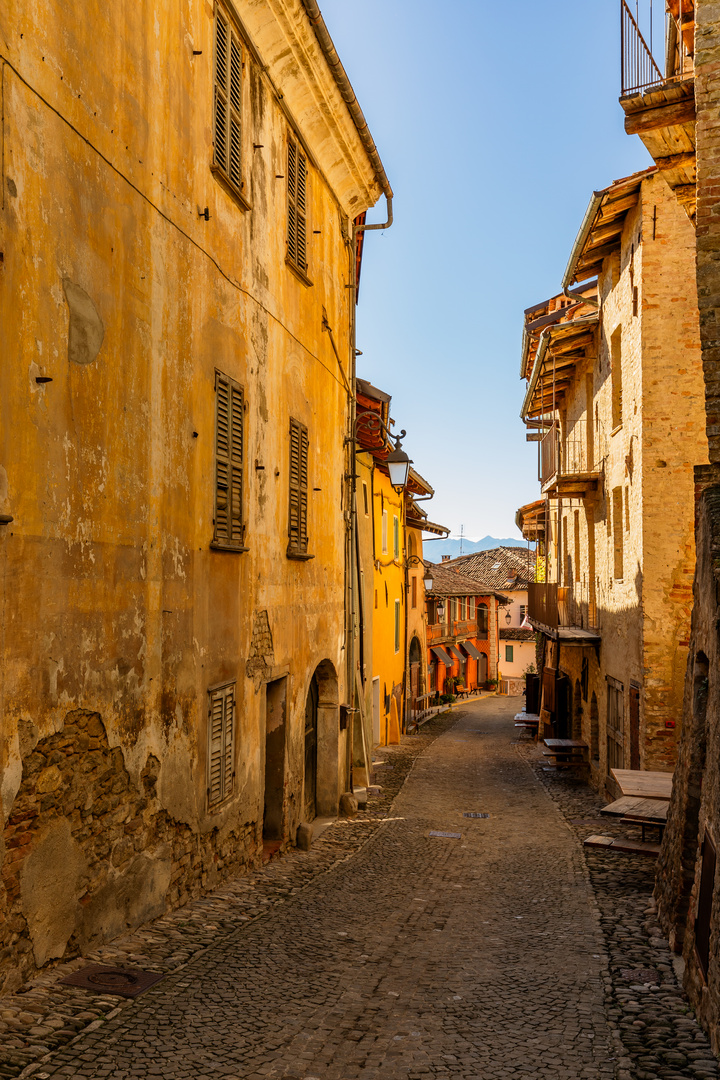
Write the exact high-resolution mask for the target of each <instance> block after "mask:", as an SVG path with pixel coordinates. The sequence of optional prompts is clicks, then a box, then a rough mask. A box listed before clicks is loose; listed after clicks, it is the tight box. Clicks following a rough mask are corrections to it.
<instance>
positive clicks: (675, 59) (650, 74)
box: [620, 0, 694, 97]
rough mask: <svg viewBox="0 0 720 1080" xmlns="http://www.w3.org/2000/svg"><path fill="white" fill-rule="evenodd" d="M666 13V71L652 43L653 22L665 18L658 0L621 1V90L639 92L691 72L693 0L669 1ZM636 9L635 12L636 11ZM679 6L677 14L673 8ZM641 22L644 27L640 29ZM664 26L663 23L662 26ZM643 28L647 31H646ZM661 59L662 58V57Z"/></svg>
mask: <svg viewBox="0 0 720 1080" xmlns="http://www.w3.org/2000/svg"><path fill="white" fill-rule="evenodd" d="M666 6H667V8H668V9H670V8H672V9H673V10H672V11H671V10H667V12H666V16H665V41H664V43H663V45H662V46H661V48H662V49H663V51H664V66H665V69H666V70H665V74H663V72H662V70H661V68H660V64H659V63H658V61H657V60H656V59H655V50H654V46H653V37H654V36H657V35H654V33H653V27H654V23H658V22H659V21H660V19H661V17H662V10H663V8H662V7H661V5H660V3H659V2H658V0H655V9H654V10H653V0H635V2H634V3H632V2H631V0H620V53H621V70H622V75H621V84H622V89H621V93H622V96H623V97H624V96H625V95H626V94H638V93H641V92H642V91H643V90H650V89H652V87H654V86H660V85H661V84H663V83H666V82H668V81H671V80H673V79H682V78H684V77H685V76H686V75H689V74H691V73H692V70H693V61H692V55H691V53H692V44H690V47H689V49H688V38H689V39H690V41H692V19H693V17H694V0H675V2H674V3H668V4H667V5H666ZM633 8H634V11H633ZM675 8H677V15H675V14H674V9H675ZM641 24H642V27H643V29H641ZM659 29H662V26H660V27H659ZM643 30H644V33H643ZM659 59H660V62H661V63H662V62H663V61H662V59H661V58H660V57H659Z"/></svg>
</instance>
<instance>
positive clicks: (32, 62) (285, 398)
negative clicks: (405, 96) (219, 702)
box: [0, 0, 378, 988]
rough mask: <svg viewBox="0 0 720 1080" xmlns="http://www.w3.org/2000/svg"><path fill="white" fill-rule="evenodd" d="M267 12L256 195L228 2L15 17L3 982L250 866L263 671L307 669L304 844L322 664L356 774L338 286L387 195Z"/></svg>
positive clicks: (339, 762) (2, 507) (292, 778)
mask: <svg viewBox="0 0 720 1080" xmlns="http://www.w3.org/2000/svg"><path fill="white" fill-rule="evenodd" d="M244 7H245V9H246V14H247V18H248V27H249V29H250V32H251V37H252V34H253V33H255V36H256V38H257V41H256V44H258V47H260V48H266V50H267V51H266V53H265V55H264V56H263V57H262V60H263V62H264V63H265V64H266V65H267V72H265V73H263V72H262V70H261V64H260V63H258V62H256V60H255V58H254V55H253V51H252V49H250V48H248V49H246V51H245V54H244V60H245V67H244V69H243V145H242V157H243V162H244V166H243V168H244V176H245V187H244V195H245V196H246V198H247V200H248V202H249V204H250V207H251V209H249V210H245V209H242V208H241V207H240V205H239V204H238V202H237V201H236V200H235V199H234V198H232V197H231V196H230V195H229V194H228V193H227V191H226V190H225V188H224V187H223V186H221V185H220V184H219V183H218V182H217V180H216V179H215V178H214V176H213V175H212V174H211V171H210V168H209V166H210V162H211V160H212V137H213V133H212V63H213V60H212V58H213V37H212V35H213V10H212V7H211V5H209V4H205V3H201V2H200V0H192V2H190V3H180V0H173V2H171V3H170V4H168V5H163V6H162V7H158V6H157V5H150V4H147V3H138V4H134V5H130V6H125V7H123V6H119V7H118V6H117V5H115V6H113V5H110V6H107V5H99V4H95V3H91V4H90V5H89V6H86V7H85V8H84V9H83V18H81V19H78V18H77V17H76V13H74V12H73V11H72V10H71V9H69V8H67V6H63V5H60V4H57V3H53V2H52V0H34V2H33V3H31V4H29V5H28V4H24V3H17V2H15V0H11V2H10V4H9V5H8V4H6V5H5V6H4V7H3V9H2V12H0V40H2V42H3V46H2V47H3V50H5V55H6V57H7V59H8V64H6V65H5V66H4V69H3V80H2V88H3V102H2V115H3V124H4V127H3V133H2V137H3V146H4V175H3V177H2V185H3V187H2V193H3V199H2V212H1V213H0V230H1V237H0V238H1V240H2V250H3V252H4V263H3V269H2V273H3V278H4V280H3V289H2V291H1V292H0V320H1V321H2V325H3V345H4V352H3V357H4V359H3V377H4V382H3V394H2V396H1V397H0V512H1V513H5V514H10V515H12V517H13V519H14V520H13V522H12V524H10V525H9V526H7V527H2V526H0V544H1V549H0V559H1V561H2V589H3V597H2V637H1V639H0V645H1V648H2V657H1V660H2V663H1V665H0V667H1V668H2V676H0V677H1V678H2V683H1V684H0V723H1V729H0V732H1V742H0V765H1V769H2V777H1V794H2V807H3V820H4V823H5V833H4V848H3V849H2V850H3V864H2V883H3V884H2V893H0V955H2V956H3V957H4V958H5V959H4V960H3V961H1V962H0V984H3V983H4V986H5V987H6V988H12V987H14V986H17V985H18V983H19V981H20V980H21V979H22V978H23V977H25V976H27V975H29V974H31V973H32V971H33V970H34V968H35V966H36V965H40V964H42V963H44V962H45V961H47V960H49V959H52V958H54V957H60V956H62V955H64V954H66V953H67V952H68V951H73V950H77V949H78V948H83V947H84V946H85V944H88V943H93V942H95V941H96V940H98V938H102V937H103V936H108V935H112V934H114V933H116V932H119V930H121V929H123V928H124V926H126V925H136V924H137V923H138V922H139V921H141V920H142V919H144V918H148V917H150V916H152V915H154V914H156V913H157V912H158V911H160V910H162V909H163V908H164V907H165V906H167V905H177V904H179V903H181V902H183V901H184V900H185V899H187V898H188V896H190V895H194V894H197V893H198V892H199V891H201V890H202V889H204V888H207V887H209V886H211V885H212V884H214V883H215V882H216V881H218V880H219V879H220V877H222V876H223V875H225V874H227V873H229V872H231V871H232V870H234V869H237V868H239V867H241V866H243V865H248V864H251V863H252V862H253V861H254V860H255V859H256V858H257V856H258V852H259V850H260V843H261V839H262V820H263V793H264V787H265V780H264V767H265V760H264V759H265V693H266V690H265V687H266V683H267V682H268V681H269V680H272V679H278V678H285V679H286V680H287V682H286V695H287V709H286V742H285V767H284V781H283V790H282V791H281V792H280V795H279V798H280V799H281V802H282V808H283V809H282V812H283V843H286V842H287V841H288V840H289V839H291V838H292V837H293V836H294V832H295V829H296V827H297V824H298V822H299V820H300V817H301V806H302V792H303V771H304V744H303V738H304V736H303V730H304V716H305V701H306V696H307V693H308V688H309V685H310V681H311V678H312V676H313V672H314V671H315V669H316V668H317V667H318V665H319V664H320V663H321V662H324V669H323V670H324V673H325V678H324V680H323V694H324V703H321V704H322V713H323V716H322V725H324V727H323V730H322V731H321V732H320V733H319V734H320V743H321V750H320V755H321V760H319V762H318V791H319V792H322V793H323V794H322V797H323V799H324V800H325V804H326V805H323V806H322V807H320V805H319V804H318V809H319V810H320V812H331V811H332V808H333V803H334V805H335V806H336V799H337V795H338V793H339V792H340V791H342V790H343V789H344V785H345V781H346V777H345V775H344V769H345V761H346V754H345V746H344V738H345V735H344V732H341V731H340V730H339V728H338V725H337V703H338V701H340V700H343V701H344V700H345V696H344V695H345V687H344V672H343V663H344V655H345V652H344V644H345V642H344V633H345V626H344V582H345V576H344V575H345V566H344V560H345V519H344V514H345V512H346V511H347V509H348V506H347V501H348V499H347V486H346V484H345V482H344V479H343V477H344V474H345V473H346V472H347V452H346V449H345V446H344V437H345V435H346V433H347V416H348V392H347V374H348V371H349V356H350V341H349V323H350V304H351V303H352V295H351V292H350V291H349V290H348V289H347V288H346V287H345V285H346V283H347V281H348V277H349V272H350V271H349V265H350V261H349V260H350V250H349V243H348V236H349V232H350V226H351V219H352V218H353V217H354V216H355V215H356V214H357V213H359V212H360V210H362V209H365V208H366V207H367V206H368V205H370V204H371V203H372V202H373V201H374V200H375V198H377V195H378V190H377V184H376V182H375V181H374V177H373V174H372V169H371V166H370V164H369V162H368V161H367V159H366V157H365V155H364V153H363V151H362V147H361V144H360V142H359V138H358V136H357V132H356V131H355V129H354V127H353V125H352V123H351V122H350V119H349V117H348V114H347V112H346V111H345V109H344V106H342V103H341V100H340V97H339V94H338V92H337V89H336V88H335V87H334V83H333V80H332V75H331V73H330V72H329V70H328V69H327V67H326V66H325V65H324V63H323V61H322V57H321V56H320V54H319V50H318V49H317V43H316V42H315V41H314V37H313V33H312V29H311V27H310V26H309V23H308V22H307V20H306V19H305V17H304V16H303V15H302V8H301V5H300V4H299V3H297V2H296V0H288V2H287V3H281V4H278V5H276V10H275V15H274V16H273V15H271V13H270V9H269V7H268V5H266V4H257V3H256V4H252V5H245V6H244ZM291 17H292V19H294V22H293V23H292V26H294V27H295V29H294V30H292V27H291V26H290V22H288V20H289V19H291ZM291 21H292V20H291ZM293 33H298V34H299V35H300V37H301V38H302V42H301V43H300V44H302V43H303V42H304V48H305V52H303V51H302V49H301V48H300V44H298V42H297V41H296V40H295V39H294V38H293V36H292V35H293ZM279 42H284V50H285V51H284V52H283V51H282V50H281V49H280V46H279V44H278V43H279ZM196 51H197V52H198V53H199V55H194V52H196ZM281 77H282V78H284V79H285V82H284V83H283V87H282V89H283V96H282V100H280V98H279V96H278V95H277V94H276V93H275V91H274V90H273V86H272V80H274V81H275V82H276V83H277V81H278V80H279V79H280V78H281ZM288 117H290V118H291V120H294V121H295V123H296V131H297V132H298V133H299V134H300V135H301V136H302V137H304V138H305V139H306V143H307V149H308V152H309V154H310V162H309V178H308V190H309V211H308V214H309V229H310V232H309V267H308V275H309V277H310V278H311V279H312V283H313V284H312V285H311V286H309V285H307V284H304V283H303V282H301V281H300V280H299V278H298V277H297V276H296V275H295V274H294V273H293V272H292V271H291V270H290V269H289V267H287V266H286V264H285V235H286V214H287V207H286V198H287V192H286V181H285V173H286V161H287V158H286V155H287V136H288V131H289V129H290V122H291V121H290V120H289V119H288ZM329 176H332V185H331V183H330V182H329V181H328V177H329ZM205 207H207V208H208V213H209V220H207V221H206V220H205V219H204V217H200V216H199V214H198V210H199V209H200V210H203V209H204V208H205ZM73 303H74V304H75V309H76V311H77V310H78V307H79V312H80V313H79V315H78V316H77V319H76V321H75V323H74V335H75V336H74V338H73V340H72V341H71V342H69V333H70V305H71V304H73ZM83 312H84V315H83ZM325 315H326V318H327V324H328V325H329V326H330V327H331V328H332V332H333V337H334V341H335V344H336V346H337V349H338V353H339V356H340V358H341V362H342V364H343V365H344V368H345V370H344V372H343V371H341V369H340V365H339V364H338V361H337V359H336V357H335V354H334V352H333V349H332V345H331V341H330V336H329V334H328V333H327V332H324V330H323V318H324V316H325ZM83 319H84V321H83ZM78 320H79V321H78ZM78 334H79V337H78ZM83 334H85V335H86V340H85V339H84V338H83ZM98 344H99V345H100V347H99V351H96V347H97V345H98ZM95 351H96V355H95ZM84 360H89V361H90V362H87V363H86V362H79V361H84ZM216 368H217V369H219V370H221V371H222V372H224V373H225V374H227V375H229V376H231V377H232V378H234V379H236V380H237V381H238V382H239V383H240V384H242V386H243V388H244V392H245V402H246V409H245V414H244V423H245V437H244V452H245V469H244V484H245V491H244V516H245V521H246V545H247V547H248V551H247V552H245V553H237V552H224V551H215V550H212V549H211V547H210V541H211V540H212V536H213V513H214V509H213V506H214V504H213V498H214V425H215V390H214V383H215V370H216ZM38 377H44V378H47V379H49V380H51V381H48V382H44V383H38V382H37V381H36V380H37V378H38ZM291 416H292V417H294V418H296V419H298V420H300V421H301V422H302V423H304V424H305V425H306V426H307V428H308V431H309V437H310V445H309V491H308V502H309V506H308V532H309V538H310V543H309V550H310V552H311V554H312V555H313V556H314V558H313V559H311V560H309V561H304V562H299V561H291V560H289V559H288V558H287V557H286V546H287V515H288V460H289V446H288V427H289V419H290V417H291ZM328 672H331V675H330V676H328ZM230 680H234V681H236V683H237V690H236V700H237V722H236V741H235V758H234V769H235V780H234V791H233V795H232V797H231V798H230V799H229V800H228V801H227V802H226V803H224V804H223V806H222V807H221V808H219V809H217V810H215V811H213V812H209V810H208V803H207V786H208V776H207V741H208V731H207V721H208V688H210V687H212V686H215V685H217V684H220V683H224V682H227V681H230ZM100 836H102V840H100V839H99V837H100ZM43 853H45V854H43ZM46 855H47V859H48V860H49V863H50V865H53V866H57V868H58V873H57V875H56V879H55V880H56V888H55V889H54V892H53V904H54V905H55V906H56V908H57V912H58V914H57V916H55V914H54V912H53V910H52V909H51V908H50V907H49V906H48V904H49V901H48V899H47V898H45V899H43V895H44V894H43V893H42V891H41V890H40V891H39V886H38V884H37V867H38V866H39V865H40V864H41V862H43V861H44V860H45V858H46ZM61 871H62V872H61ZM131 894H132V895H131ZM48 895H49V894H48ZM78 901H79V903H78ZM10 958H12V959H10Z"/></svg>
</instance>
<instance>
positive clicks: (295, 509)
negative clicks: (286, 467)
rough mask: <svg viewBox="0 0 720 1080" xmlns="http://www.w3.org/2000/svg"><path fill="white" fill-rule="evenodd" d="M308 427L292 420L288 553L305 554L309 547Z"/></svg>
mask: <svg viewBox="0 0 720 1080" xmlns="http://www.w3.org/2000/svg"><path fill="white" fill-rule="evenodd" d="M309 445H310V440H309V438H308V432H307V428H306V427H305V426H304V425H303V424H301V423H299V422H298V421H297V420H293V419H291V420H290V475H289V505H288V548H287V553H288V555H305V554H307V547H308V529H307V510H308V496H307V492H308V450H309Z"/></svg>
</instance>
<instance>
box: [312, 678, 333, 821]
mask: <svg viewBox="0 0 720 1080" xmlns="http://www.w3.org/2000/svg"><path fill="white" fill-rule="evenodd" d="M339 732H340V722H339V698H338V677H337V672H336V671H335V668H334V666H333V664H332V663H331V662H330V660H322V661H321V662H320V663H319V664H318V666H317V667H316V668H315V671H314V672H313V676H312V678H311V680H310V684H309V686H308V691H307V694H306V697H305V737H304V750H303V752H304V768H303V814H304V820H305V821H312V820H313V818H314V817H318V816H319V817H330V816H332V817H334V816H335V814H337V810H338V799H339V789H338V781H339V775H340V772H339V762H340V747H339ZM310 814H311V815H312V817H310V816H308V815H310Z"/></svg>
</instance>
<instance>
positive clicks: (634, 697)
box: [630, 683, 640, 769]
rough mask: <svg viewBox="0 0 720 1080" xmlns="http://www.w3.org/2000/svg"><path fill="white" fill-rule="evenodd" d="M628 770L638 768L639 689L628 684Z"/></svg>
mask: <svg viewBox="0 0 720 1080" xmlns="http://www.w3.org/2000/svg"><path fill="white" fill-rule="evenodd" d="M630 768H631V769H639V768H640V688H639V687H637V686H633V685H632V683H631V684H630Z"/></svg>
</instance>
